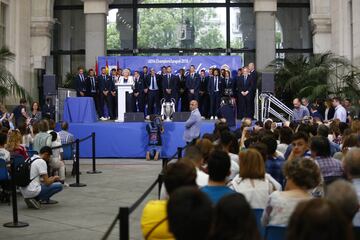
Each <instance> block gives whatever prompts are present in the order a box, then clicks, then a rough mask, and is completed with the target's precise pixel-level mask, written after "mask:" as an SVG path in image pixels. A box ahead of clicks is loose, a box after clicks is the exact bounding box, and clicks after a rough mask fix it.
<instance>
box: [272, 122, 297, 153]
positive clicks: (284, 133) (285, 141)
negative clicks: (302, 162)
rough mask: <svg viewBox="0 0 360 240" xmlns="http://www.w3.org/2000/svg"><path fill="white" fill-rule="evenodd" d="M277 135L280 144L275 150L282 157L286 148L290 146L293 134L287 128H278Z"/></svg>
mask: <svg viewBox="0 0 360 240" xmlns="http://www.w3.org/2000/svg"><path fill="white" fill-rule="evenodd" d="M279 134H280V137H279V139H280V143H279V144H278V146H277V148H276V150H277V151H279V152H281V153H282V154H283V155H284V154H285V152H286V149H287V147H288V146H289V144H291V139H292V136H293V132H292V130H291V128H289V127H282V128H280V131H279Z"/></svg>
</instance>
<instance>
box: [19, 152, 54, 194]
mask: <svg viewBox="0 0 360 240" xmlns="http://www.w3.org/2000/svg"><path fill="white" fill-rule="evenodd" d="M35 158H39V159H37V160H35V161H34V162H33V163H32V164H31V167H30V179H34V180H32V181H31V182H30V184H29V185H28V186H26V187H21V188H20V191H21V193H22V195H23V196H24V198H34V197H36V196H37V195H39V194H40V192H41V184H40V176H41V175H45V174H47V165H46V162H45V160H43V159H41V158H40V157H39V156H38V155H34V156H33V157H32V158H31V159H35Z"/></svg>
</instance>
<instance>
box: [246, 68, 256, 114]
mask: <svg viewBox="0 0 360 240" xmlns="http://www.w3.org/2000/svg"><path fill="white" fill-rule="evenodd" d="M248 68H249V71H250V74H249V75H250V81H251V82H252V88H251V91H250V97H251V99H250V112H249V116H250V117H251V118H253V117H254V111H255V104H254V100H255V96H256V88H257V72H256V69H255V64H254V63H252V62H251V63H249V65H248Z"/></svg>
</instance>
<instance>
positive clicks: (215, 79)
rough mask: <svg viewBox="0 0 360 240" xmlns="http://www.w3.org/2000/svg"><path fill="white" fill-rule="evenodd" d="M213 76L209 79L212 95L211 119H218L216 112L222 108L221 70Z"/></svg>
mask: <svg viewBox="0 0 360 240" xmlns="http://www.w3.org/2000/svg"><path fill="white" fill-rule="evenodd" d="M213 74H214V75H213V76H212V77H211V78H210V79H209V83H208V92H209V95H210V119H214V118H215V119H217V116H216V112H217V110H218V109H219V107H220V100H221V93H222V89H221V86H222V84H221V77H220V71H219V69H214V70H213Z"/></svg>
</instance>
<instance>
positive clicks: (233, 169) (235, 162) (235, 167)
mask: <svg viewBox="0 0 360 240" xmlns="http://www.w3.org/2000/svg"><path fill="white" fill-rule="evenodd" d="M228 154H229V157H230V164H231V165H230V176H229V177H227V180H228V181H230V180H232V179H234V177H235V176H236V175H237V174H239V171H240V167H239V156H238V155H236V154H234V153H228Z"/></svg>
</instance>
